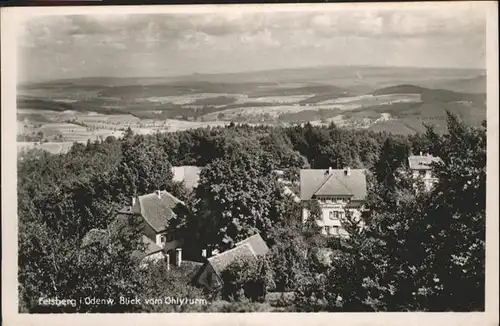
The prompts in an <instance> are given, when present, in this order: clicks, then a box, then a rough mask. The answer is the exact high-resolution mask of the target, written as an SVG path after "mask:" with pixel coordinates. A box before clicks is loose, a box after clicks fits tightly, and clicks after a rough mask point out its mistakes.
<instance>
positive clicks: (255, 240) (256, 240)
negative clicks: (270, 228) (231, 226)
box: [236, 233, 269, 256]
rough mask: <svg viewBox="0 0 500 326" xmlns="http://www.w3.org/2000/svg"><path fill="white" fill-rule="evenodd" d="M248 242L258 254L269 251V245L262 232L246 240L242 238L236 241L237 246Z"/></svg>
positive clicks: (261, 254)
mask: <svg viewBox="0 0 500 326" xmlns="http://www.w3.org/2000/svg"><path fill="white" fill-rule="evenodd" d="M246 244H249V245H250V247H251V249H252V250H253V251H254V252H255V254H256V255H257V256H263V255H265V254H267V252H268V251H269V247H268V246H267V244H266V242H265V241H264V239H262V237H261V236H260V234H258V233H256V234H254V235H252V236H251V237H248V238H246V239H245V240H242V241H240V242H238V243H236V247H238V246H244V245H246Z"/></svg>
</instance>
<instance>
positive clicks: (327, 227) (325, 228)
mask: <svg viewBox="0 0 500 326" xmlns="http://www.w3.org/2000/svg"><path fill="white" fill-rule="evenodd" d="M324 230H325V233H326V234H330V227H329V226H325V227H324Z"/></svg>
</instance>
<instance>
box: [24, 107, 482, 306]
mask: <svg viewBox="0 0 500 326" xmlns="http://www.w3.org/2000/svg"><path fill="white" fill-rule="evenodd" d="M448 130H449V133H448V134H445V135H438V134H436V133H434V132H433V130H432V129H431V128H429V129H428V131H427V133H426V134H418V135H415V136H410V137H403V136H394V135H390V134H385V133H374V132H369V131H365V130H359V131H354V130H345V129H340V128H337V127H336V126H334V125H330V126H328V127H324V126H323V127H315V126H312V125H311V124H305V125H303V126H293V127H289V128H281V127H264V126H262V127H251V126H248V125H234V124H231V125H230V126H228V127H226V128H222V127H221V128H205V129H196V130H188V131H183V132H175V133H159V134H154V135H147V136H144V135H134V134H133V133H132V132H131V131H130V130H128V131H127V132H126V135H125V137H124V138H123V139H115V138H114V137H108V138H107V139H106V140H104V141H96V142H88V143H87V144H86V145H84V144H74V145H73V147H72V148H71V150H70V151H69V152H68V153H67V154H62V155H51V154H48V153H44V152H39V151H29V152H27V153H24V154H22V156H21V157H20V159H19V160H18V216H19V283H20V293H19V298H20V310H21V311H25V312H38V311H67V312H70V311H82V312H83V311H89V312H99V311H107V312H123V311H179V309H180V310H181V311H184V310H190V309H193V310H196V309H202V310H203V309H204V310H203V311H248V310H252V311H259V310H262V309H264V310H266V309H267V310H269V307H267V308H265V307H264V306H263V305H264V304H259V303H257V302H253V303H251V302H248V301H245V300H250V301H252V300H253V301H259V300H263V299H265V291H264V292H263V293H260V294H259V295H256V294H249V295H248V298H246V299H245V298H244V296H243V297H242V296H239V297H238V298H239V299H238V300H237V302H235V303H230V302H222V301H221V302H218V303H215V302H214V304H213V305H211V306H210V307H205V308H196V309H195V308H188V307H187V306H186V307H184V308H178V307H177V308H175V307H174V308H172V307H170V308H169V307H157V306H151V305H117V304H114V305H76V307H71V306H65V307H51V308H50V309H48V308H47V307H45V308H42V307H40V306H39V305H38V299H39V298H40V297H44V298H53V297H58V298H85V297H89V296H90V297H102V298H111V297H112V298H115V299H116V298H117V297H119V296H126V297H134V296H140V297H142V298H144V297H147V296H150V297H159V296H164V295H166V294H169V295H170V296H176V295H178V296H180V297H203V298H205V294H204V293H202V292H201V291H199V289H197V288H195V287H193V286H191V285H188V283H189V282H188V280H187V279H186V277H183V275H184V276H185V273H183V272H182V271H178V270H173V269H172V270H170V271H168V272H167V271H166V266H164V265H162V264H163V263H159V264H157V265H154V266H152V267H150V268H149V269H148V270H146V271H144V270H141V269H140V267H139V264H138V262H137V259H136V258H134V257H135V256H134V255H132V253H133V252H134V251H141V250H143V249H144V248H143V245H142V242H140V241H138V240H139V236H140V232H139V231H138V230H139V224H138V223H139V221H134V220H125V221H123V220H119V219H118V220H117V219H116V211H117V209H120V208H122V207H123V206H125V205H128V204H129V200H130V197H131V196H134V195H140V194H145V193H150V192H153V191H155V190H157V189H166V190H168V191H170V192H172V193H173V194H174V195H176V196H178V197H179V198H181V199H182V200H183V201H185V202H186V205H187V210H186V212H185V214H180V215H179V220H178V221H177V222H178V224H177V227H178V229H179V232H181V233H182V232H183V234H185V235H186V234H189V235H190V237H189V239H191V241H192V242H193V243H195V244H196V246H199V247H200V248H201V247H207V246H213V247H214V248H218V249H219V250H224V249H227V248H231V247H232V246H234V244H235V243H236V242H238V241H240V240H242V239H244V238H246V237H247V236H248V235H250V234H252V233H253V232H255V231H257V232H259V233H261V235H262V236H263V238H264V239H265V240H266V242H267V243H268V245H269V247H270V252H269V254H268V255H267V257H266V259H265V264H263V263H262V262H263V261H264V260H257V261H255V262H253V263H241V264H239V265H238V264H235V266H233V267H231V268H230V269H228V271H227V272H226V274H224V275H225V276H224V277H225V278H226V279H227V280H228V283H227V284H228V286H229V287H226V288H224V289H223V291H225V292H224V293H226V294H227V295H226V299H229V297H231V295H232V298H233V299H234V298H235V295H236V294H238V291H239V290H240V289H242V288H243V289H244V288H245V284H257V283H259V282H260V283H259V284H264V283H265V286H264V288H266V289H270V288H272V289H273V291H278V292H288V291H293V292H295V296H294V297H295V300H294V303H293V309H296V310H299V311H319V310H323V311H324V310H326V311H373V310H375V311H406V310H412V311H417V310H435V311H443V310H457V311H468V310H482V309H484V261H485V258H484V250H485V205H486V189H485V184H486V170H485V167H486V127H485V125H484V126H483V128H471V127H468V126H465V125H464V124H462V123H461V122H460V121H458V120H457V119H456V117H454V116H453V115H449V116H448ZM419 151H424V152H429V153H431V154H434V155H436V156H439V157H441V158H442V160H443V162H442V163H441V164H436V165H435V166H434V169H435V173H436V174H437V176H438V177H439V180H440V182H439V183H438V185H437V186H436V187H435V188H434V189H433V190H432V192H430V193H425V192H422V191H418V192H415V189H414V188H413V186H412V182H410V181H409V179H408V178H407V177H406V174H405V173H404V172H405V171H407V170H406V168H405V164H406V158H407V156H408V154H409V153H412V152H413V153H417V152H419ZM177 165H196V166H202V167H204V168H203V169H202V172H201V179H200V182H199V186H198V187H197V188H196V190H195V191H194V192H193V193H189V192H188V191H187V190H186V189H185V188H183V187H182V185H179V184H177V183H175V182H173V181H172V172H171V166H177ZM346 165H349V166H351V167H352V168H366V169H368V170H369V172H368V173H367V175H368V183H369V198H368V201H367V205H368V206H369V208H370V210H369V211H368V212H367V213H366V214H365V216H364V217H363V218H364V220H365V223H366V229H365V230H364V232H352V234H351V236H350V238H349V239H346V240H345V241H333V240H331V239H325V238H324V237H322V236H320V235H317V230H314V223H312V224H310V225H308V232H304V229H303V227H302V224H301V223H302V221H301V219H302V215H301V211H302V204H297V203H295V202H294V201H293V200H292V199H291V198H290V197H288V196H286V195H284V193H283V191H282V190H283V184H282V183H281V182H280V180H278V177H277V176H276V175H275V174H274V173H273V170H275V169H280V170H285V172H286V177H287V178H288V179H290V180H291V181H296V180H298V171H299V169H300V168H308V167H311V168H328V167H330V166H331V167H333V168H342V167H344V166H346ZM400 172H402V173H400ZM310 205H312V206H311V207H310V208H312V212H313V214H312V215H313V218H314V216H315V214H316V215H317V214H318V212H317V207H316V206H315V203H314V202H312V203H310ZM315 207H316V209H314V208H315ZM348 222H349V221H346V223H348ZM91 230H92V232H90V233H89V231H91ZM306 231H307V230H306ZM89 234H92V239H93V240H92V241H90V244H88V241H87V240H88V237H89ZM84 240H85V241H84ZM197 249H198V248H197ZM245 264H246V265H245ZM269 275H272V281H273V282H272V283H273V284H272V286H270V285H269V284H268V283H266V282H268V281H270V279H269V277H268V276H269ZM264 280H265V282H264ZM252 282H253V283H252ZM231 284H232V285H231ZM230 285H231V286H232V287H231V286H230ZM247 293H248V291H247ZM290 309H291V308H290Z"/></svg>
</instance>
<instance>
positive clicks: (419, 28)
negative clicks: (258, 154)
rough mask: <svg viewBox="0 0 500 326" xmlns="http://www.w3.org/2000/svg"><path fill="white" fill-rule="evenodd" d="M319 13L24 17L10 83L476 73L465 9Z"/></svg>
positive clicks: (477, 17)
mask: <svg viewBox="0 0 500 326" xmlns="http://www.w3.org/2000/svg"><path fill="white" fill-rule="evenodd" d="M327 6H328V5H327ZM327 6H325V8H324V9H320V10H313V11H311V10H307V11H300V12H299V11H282V12H280V11H276V10H273V11H269V10H267V11H265V12H263V11H260V12H259V11H255V10H253V11H249V10H247V11H243V10H231V11H228V10H225V11H224V10H223V11H214V12H212V13H186V12H184V13H168V14H166V13H161V14H160V13H158V14H93V15H58V16H37V17H32V18H30V19H27V20H26V22H25V23H23V24H22V26H21V28H20V29H19V34H18V38H17V39H18V63H17V67H18V78H19V80H20V81H42V80H55V79H64V78H78V77H146V76H177V75H187V74H192V73H230V72H242V71H256V70H268V69H281V68H297V67H310V66H311V67H312V66H328V65H368V66H405V67H452V68H454V67H456V68H485V65H486V63H485V51H486V50H485V49H486V29H485V26H486V16H485V13H484V12H483V11H481V10H474V8H473V7H471V6H468V7H461V6H460V5H458V4H457V3H449V5H447V6H432V7H430V8H428V7H423V6H422V8H421V9H419V10H415V9H412V10H409V9H407V8H405V9H403V7H404V6H401V5H398V6H397V7H396V6H394V7H389V8H384V9H377V7H376V6H363V7H359V6H358V7H357V9H353V10H327V9H328V8H332V7H327ZM478 7H479V8H481V7H480V6H478Z"/></svg>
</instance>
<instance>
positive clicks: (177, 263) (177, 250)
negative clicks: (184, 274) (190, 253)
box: [175, 248, 182, 267]
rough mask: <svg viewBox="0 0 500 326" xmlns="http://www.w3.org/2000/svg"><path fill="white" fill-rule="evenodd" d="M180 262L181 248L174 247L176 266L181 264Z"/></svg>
mask: <svg viewBox="0 0 500 326" xmlns="http://www.w3.org/2000/svg"><path fill="white" fill-rule="evenodd" d="M181 263H182V249H181V248H177V249H175V265H176V266H177V267H179V266H181Z"/></svg>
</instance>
